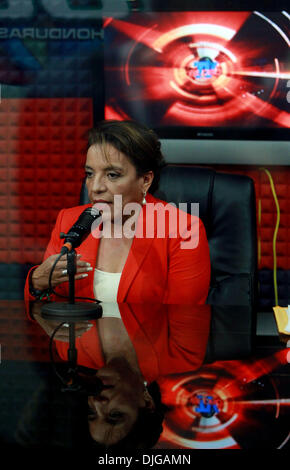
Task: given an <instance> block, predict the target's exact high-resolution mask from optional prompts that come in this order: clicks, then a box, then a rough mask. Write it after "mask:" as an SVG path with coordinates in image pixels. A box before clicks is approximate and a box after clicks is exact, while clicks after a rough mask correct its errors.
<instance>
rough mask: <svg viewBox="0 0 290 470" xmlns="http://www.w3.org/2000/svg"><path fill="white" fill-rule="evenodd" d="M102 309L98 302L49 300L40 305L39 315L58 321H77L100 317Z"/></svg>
mask: <svg viewBox="0 0 290 470" xmlns="http://www.w3.org/2000/svg"><path fill="white" fill-rule="evenodd" d="M102 313H103V309H102V307H101V305H100V304H90V303H88V302H78V303H75V304H69V303H65V302H51V303H47V304H45V305H43V306H42V307H41V316H42V317H43V318H44V319H47V320H56V321H57V320H59V321H60V322H63V321H65V322H78V321H83V320H94V319H97V318H101V316H102Z"/></svg>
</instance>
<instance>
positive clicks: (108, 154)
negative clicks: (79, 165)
mask: <svg viewBox="0 0 290 470" xmlns="http://www.w3.org/2000/svg"><path fill="white" fill-rule="evenodd" d="M88 162H89V163H88ZM86 164H87V165H90V166H91V164H94V165H102V166H103V167H104V168H105V167H107V166H108V164H109V165H117V166H119V167H128V166H130V161H129V159H128V157H127V156H126V155H125V154H124V153H122V152H120V150H117V149H116V148H115V147H113V145H111V144H105V145H101V144H94V145H91V146H90V147H89V149H88V152H87V161H86Z"/></svg>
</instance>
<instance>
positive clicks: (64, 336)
mask: <svg viewBox="0 0 290 470" xmlns="http://www.w3.org/2000/svg"><path fill="white" fill-rule="evenodd" d="M33 318H34V319H35V321H37V323H38V324H39V326H41V328H42V329H43V330H44V331H45V333H46V334H47V335H48V336H49V337H51V335H52V334H53V332H54V330H55V329H56V327H57V326H58V325H60V323H61V322H60V321H55V320H45V319H44V318H42V316H41V314H39V313H34V314H33ZM92 326H93V324H92V323H89V322H88V321H82V322H78V323H75V324H74V328H75V337H76V338H79V337H80V336H82V335H83V334H84V333H86V332H87V331H89V330H90V329H91V328H92ZM54 340H57V341H63V342H65V343H68V342H69V328H68V323H66V324H65V325H63V326H62V327H61V328H59V330H58V331H57V333H56V334H55V336H54Z"/></svg>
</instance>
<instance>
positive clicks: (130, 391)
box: [88, 367, 153, 446]
mask: <svg viewBox="0 0 290 470" xmlns="http://www.w3.org/2000/svg"><path fill="white" fill-rule="evenodd" d="M97 377H98V378H100V379H101V380H102V382H103V384H104V385H106V386H108V387H110V388H107V389H104V390H103V391H102V392H100V393H99V394H98V395H97V396H89V398H88V405H89V416H88V420H89V431H90V434H91V436H92V438H93V439H94V440H95V441H97V442H99V443H102V444H106V445H108V446H109V445H112V444H115V443H116V442H119V441H120V440H121V439H123V438H124V437H125V436H126V435H127V434H128V433H129V432H130V430H131V429H132V427H133V426H134V423H135V422H136V420H137V417H138V412H139V408H143V407H144V408H145V407H146V406H149V407H152V406H153V405H152V404H153V401H152V399H151V400H150V399H148V397H146V394H144V386H143V383H142V382H141V381H140V378H139V377H137V376H136V374H134V373H133V372H132V371H129V370H126V371H125V370H123V371H122V372H120V371H116V370H114V369H112V368H110V367H104V368H103V369H101V370H99V371H98V372H97Z"/></svg>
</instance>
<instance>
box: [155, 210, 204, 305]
mask: <svg viewBox="0 0 290 470" xmlns="http://www.w3.org/2000/svg"><path fill="white" fill-rule="evenodd" d="M186 228H187V234H188V233H191V235H189V236H187V237H186V238H183V237H182V236H179V237H177V238H170V239H169V256H168V278H167V287H166V291H165V295H164V300H163V302H164V303H168V304H204V303H205V302H206V299H207V296H208V290H209V285H210V256H209V246H208V241H207V237H206V232H205V228H204V225H203V223H202V221H201V220H200V219H199V218H198V217H194V216H189V217H188V219H187V227H186ZM197 228H198V231H197ZM190 231H191V232H190ZM192 234H194V235H192ZM192 245H193V246H192Z"/></svg>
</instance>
